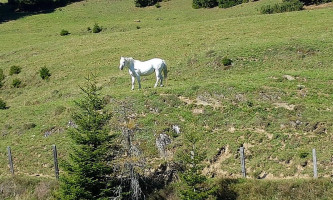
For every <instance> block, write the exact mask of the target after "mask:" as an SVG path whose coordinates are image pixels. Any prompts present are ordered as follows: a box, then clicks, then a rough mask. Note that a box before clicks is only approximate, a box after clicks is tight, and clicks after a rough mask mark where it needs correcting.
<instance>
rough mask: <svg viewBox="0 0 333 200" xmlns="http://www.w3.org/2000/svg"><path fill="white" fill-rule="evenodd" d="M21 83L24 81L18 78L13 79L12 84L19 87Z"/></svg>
mask: <svg viewBox="0 0 333 200" xmlns="http://www.w3.org/2000/svg"><path fill="white" fill-rule="evenodd" d="M21 83H22V81H21V80H20V79H18V78H16V79H14V80H13V83H12V86H13V87H14V88H19V87H20V86H21Z"/></svg>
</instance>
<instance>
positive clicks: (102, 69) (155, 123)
mask: <svg viewBox="0 0 333 200" xmlns="http://www.w3.org/2000/svg"><path fill="white" fill-rule="evenodd" d="M266 3H269V1H261V2H255V3H248V4H244V5H240V6H237V7H234V8H231V9H226V10H224V9H217V8H216V9H215V8H214V9H200V10H193V9H192V8H191V1H189V0H172V1H169V2H163V3H161V5H162V7H161V8H160V9H157V8H155V7H149V8H144V9H140V8H135V7H134V6H133V2H132V1H107V0H99V1H85V2H79V3H75V4H72V5H69V6H67V7H64V8H61V9H57V10H56V11H54V12H52V13H49V14H39V15H31V16H26V17H23V18H20V19H18V20H15V21H9V22H6V23H2V24H0V36H1V37H0V67H1V68H2V69H4V71H5V73H6V74H8V71H9V68H10V66H12V65H19V66H22V67H23V70H22V73H21V74H19V75H16V76H13V77H7V79H6V80H5V81H6V82H5V86H4V88H2V89H1V90H0V95H1V97H2V98H3V99H4V100H5V101H6V102H7V103H8V105H9V106H10V109H8V110H1V111H0V112H1V118H0V127H1V129H0V130H1V131H2V132H1V133H2V135H3V136H1V140H0V146H1V147H2V148H1V149H0V171H1V174H8V169H7V161H6V149H5V148H4V147H5V146H8V145H10V146H12V150H13V153H14V161H15V165H16V168H17V169H16V171H17V173H19V174H42V175H45V176H52V175H53V171H52V158H51V146H50V145H51V144H54V143H55V144H57V145H58V149H59V151H60V157H63V156H66V154H67V153H66V151H67V150H68V149H70V145H69V144H68V142H67V139H66V136H65V134H64V133H58V134H57V133H55V134H53V135H51V136H49V137H44V134H43V133H44V131H45V130H47V129H49V128H51V127H54V126H56V127H66V123H67V122H68V120H69V118H70V117H69V115H70V112H71V109H72V108H73V100H74V99H77V98H78V97H79V96H80V93H79V89H78V85H82V84H83V82H84V77H86V76H87V75H88V74H89V73H90V72H93V73H96V74H97V77H98V82H99V84H101V85H103V86H105V87H104V90H103V94H108V95H111V96H112V97H113V98H115V99H118V100H123V99H125V98H126V101H129V102H131V103H132V105H133V107H134V109H135V111H136V113H138V115H136V116H135V122H136V123H137V124H138V125H139V127H140V128H141V131H140V132H138V134H137V139H138V141H139V142H140V144H141V147H142V148H143V149H144V151H145V154H146V155H147V156H148V157H150V158H154V157H158V154H157V150H156V149H155V147H154V144H155V136H154V133H160V132H161V131H162V130H163V129H165V128H167V127H170V126H171V125H172V124H176V123H177V124H179V125H180V126H181V128H182V130H186V131H197V132H198V133H200V134H202V135H203V136H204V137H203V140H202V143H201V145H202V148H203V149H206V150H207V152H208V159H210V158H212V157H213V156H214V155H215V154H216V153H217V149H219V148H221V147H222V146H225V147H228V151H227V153H226V154H225V155H223V156H225V157H224V158H221V159H220V162H221V163H217V170H219V171H220V170H223V171H224V172H227V174H228V175H232V176H237V174H239V167H238V166H239V163H238V158H237V157H236V155H237V148H238V147H239V145H240V144H245V146H246V147H247V152H246V153H247V155H249V157H248V158H249V159H248V165H247V166H248V168H249V169H248V171H249V172H250V175H251V176H252V175H253V176H254V175H258V174H260V172H261V171H263V173H264V172H266V173H269V174H273V175H274V176H276V177H279V176H281V177H285V176H311V155H308V156H307V157H306V158H300V156H299V154H300V152H303V151H304V152H311V149H312V148H316V149H317V155H318V157H319V158H318V160H319V161H320V162H319V164H320V166H319V173H320V175H321V176H323V175H325V176H328V175H330V174H331V171H332V169H331V168H330V166H331V157H332V155H333V152H332V150H331V149H330V148H329V147H330V146H331V144H332V120H331V119H332V109H333V108H332V103H331V99H332V94H333V91H332V88H331V87H330V86H332V80H333V75H332V74H333V73H332V72H333V68H332V61H333V38H332V33H333V28H332V27H333V26H330V25H329V24H331V23H332V19H333V12H332V8H326V9H320V10H311V11H302V12H292V13H283V14H276V15H260V14H258V11H257V9H258V8H260V6H261V5H262V4H266ZM135 20H141V22H139V23H138V22H135ZM94 23H99V25H101V26H103V27H105V28H106V29H105V30H104V31H103V32H101V33H99V34H92V33H88V32H87V31H86V29H87V27H88V26H89V27H92V26H93V24H94ZM137 26H140V29H137ZM61 29H67V30H69V31H70V32H71V35H69V36H66V37H61V36H60V35H59V33H60V30H61ZM120 56H132V57H134V58H136V59H140V60H145V59H148V58H151V57H161V58H164V59H165V60H167V62H168V66H169V71H170V72H169V79H168V84H167V86H166V87H165V88H158V89H152V88H151V86H152V85H153V82H154V77H153V76H151V77H147V78H145V79H144V81H143V87H145V89H143V90H142V91H130V90H129V89H130V81H129V78H128V74H127V72H121V71H119V69H118V65H119V57H120ZM223 56H228V57H230V58H232V59H233V60H234V65H233V66H232V67H231V68H230V69H229V70H223V67H222V66H220V59H221V57H223ZM43 66H46V67H48V68H49V69H50V70H51V73H52V77H51V80H50V81H48V82H45V81H42V80H40V78H39V74H38V70H39V68H40V67H43ZM285 74H289V75H292V76H294V77H296V80H294V81H287V80H286V79H284V78H282V76H283V75H285ZM14 77H19V78H21V79H22V80H23V83H24V84H25V87H24V88H19V89H13V88H11V85H10V83H11V81H12V79H13V78H14ZM297 85H304V88H303V89H301V90H300V89H299V87H298V86H297ZM160 94H168V95H162V96H161V95H160ZM179 95H181V96H184V97H187V98H190V99H192V100H194V99H197V98H199V99H201V100H204V101H207V102H209V101H218V102H219V105H221V106H222V107H221V108H216V109H214V108H213V107H212V106H205V107H204V106H200V105H199V106H197V105H195V104H186V103H184V102H182V101H180V100H179V99H178V98H177V97H178V96H179ZM274 103H287V104H289V105H291V104H293V105H295V108H294V110H287V109H285V108H277V107H276V105H274ZM62 107H66V110H65V111H64V112H62V113H61V112H58V110H61V108H62ZM112 107H113V106H112V105H110V106H109V108H110V109H112ZM193 109H202V111H203V114H193V112H192V111H193ZM152 110H158V112H153V111H152ZM139 114H140V115H139ZM297 120H298V122H302V123H301V124H299V125H296V126H295V125H294V124H295V122H296V121H297ZM27 123H35V124H36V125H37V126H36V127H35V128H33V129H30V130H25V129H24V124H27ZM321 130H324V131H321ZM174 141H175V142H174V143H173V145H171V146H170V149H171V150H172V151H175V150H176V147H177V145H179V144H181V137H178V138H176V139H175V140H174ZM207 144H209V145H207ZM235 157H236V158H235ZM24 158H29V159H24ZM304 161H309V162H310V164H308V165H307V167H304V168H302V167H299V165H300V164H301V163H302V162H304ZM259 169H260V170H259ZM213 171H216V169H215V170H213Z"/></svg>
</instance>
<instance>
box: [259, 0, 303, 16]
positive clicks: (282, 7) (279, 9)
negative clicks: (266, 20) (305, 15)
mask: <svg viewBox="0 0 333 200" xmlns="http://www.w3.org/2000/svg"><path fill="white" fill-rule="evenodd" d="M299 10H303V3H302V2H301V1H299V0H283V2H282V3H276V4H274V5H265V6H262V7H261V8H260V12H261V13H262V14H274V13H283V12H291V11H299Z"/></svg>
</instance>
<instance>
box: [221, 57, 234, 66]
mask: <svg viewBox="0 0 333 200" xmlns="http://www.w3.org/2000/svg"><path fill="white" fill-rule="evenodd" d="M222 64H223V65H224V66H229V65H231V64H232V60H231V59H230V58H228V57H224V58H223V59H222Z"/></svg>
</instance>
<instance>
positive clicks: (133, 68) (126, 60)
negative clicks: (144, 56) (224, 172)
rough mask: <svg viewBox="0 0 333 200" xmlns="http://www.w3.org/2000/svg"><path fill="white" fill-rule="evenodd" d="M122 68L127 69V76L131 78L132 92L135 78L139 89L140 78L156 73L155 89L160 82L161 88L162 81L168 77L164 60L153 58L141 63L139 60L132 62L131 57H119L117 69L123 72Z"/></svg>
mask: <svg viewBox="0 0 333 200" xmlns="http://www.w3.org/2000/svg"><path fill="white" fill-rule="evenodd" d="M124 67H128V69H129V70H128V71H129V74H130V75H131V77H132V90H134V82H135V78H136V79H137V81H138V84H139V89H140V88H141V80H140V77H141V76H147V75H150V74H152V73H153V72H155V73H156V83H155V85H154V87H157V85H158V82H159V81H160V82H161V83H160V86H161V87H163V79H166V78H167V76H168V70H167V65H166V63H165V61H164V60H162V59H160V58H153V59H151V60H147V61H144V62H141V61H139V60H134V59H133V58H131V57H121V58H120V66H119V69H120V70H123V69H124ZM162 71H163V73H164V77H163V76H162Z"/></svg>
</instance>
